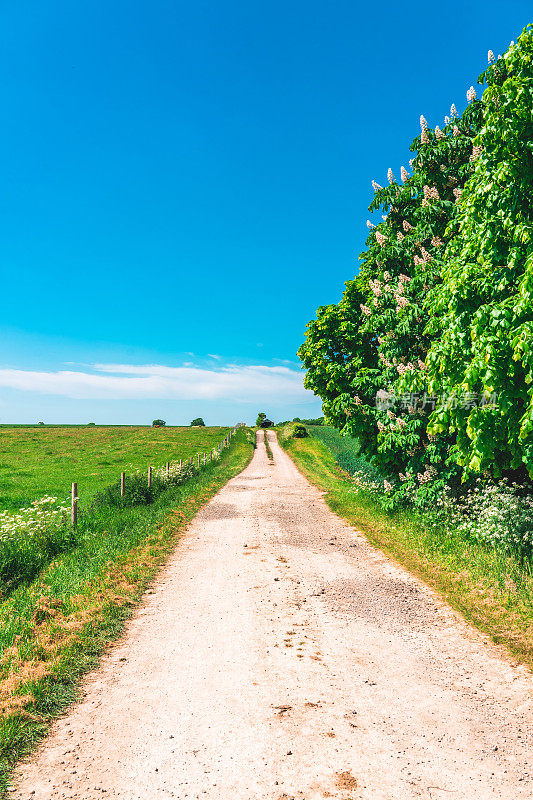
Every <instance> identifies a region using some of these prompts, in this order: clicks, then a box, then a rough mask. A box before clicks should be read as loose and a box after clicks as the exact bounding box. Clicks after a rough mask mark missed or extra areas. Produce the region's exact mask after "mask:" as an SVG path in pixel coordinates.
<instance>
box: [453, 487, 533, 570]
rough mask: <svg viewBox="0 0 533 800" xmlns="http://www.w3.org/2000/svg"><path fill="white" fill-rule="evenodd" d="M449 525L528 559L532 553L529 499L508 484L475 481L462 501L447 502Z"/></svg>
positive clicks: (532, 511)
mask: <svg viewBox="0 0 533 800" xmlns="http://www.w3.org/2000/svg"><path fill="white" fill-rule="evenodd" d="M447 506H448V515H449V524H450V525H454V526H455V527H456V529H457V530H458V532H459V533H461V534H463V535H464V536H467V537H468V538H470V539H474V540H476V541H481V542H486V543H487V544H490V545H493V546H500V547H501V546H504V547H506V548H509V549H511V550H515V551H517V552H518V553H519V554H520V555H521V556H522V557H527V558H530V557H531V555H532V552H533V499H532V498H531V496H529V495H527V494H526V495H524V494H523V488H522V487H520V486H518V485H517V484H511V483H510V482H508V481H502V482H501V483H499V484H495V483H492V482H488V483H485V482H482V481H480V480H479V481H477V482H476V484H475V486H474V488H473V489H470V490H469V491H468V492H467V494H466V495H465V496H464V498H462V499H460V500H456V501H450V500H448V503H447Z"/></svg>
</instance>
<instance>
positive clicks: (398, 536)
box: [280, 436, 533, 668]
mask: <svg viewBox="0 0 533 800" xmlns="http://www.w3.org/2000/svg"><path fill="white" fill-rule="evenodd" d="M280 444H282V445H283V446H284V447H285V449H286V450H287V452H288V453H289V455H290V456H291V458H293V460H294V461H295V463H296V465H297V466H298V468H299V469H300V470H301V471H302V473H303V474H304V475H305V476H306V477H307V478H308V480H310V481H311V483H313V484H314V485H315V486H318V487H319V488H320V489H322V490H323V491H324V492H325V495H324V499H325V500H326V502H327V503H328V505H329V506H330V508H331V509H332V511H334V512H335V513H337V514H339V516H341V517H343V518H344V519H346V520H348V522H350V523H351V524H353V525H354V526H355V527H356V528H357V529H358V530H360V531H362V532H363V533H364V534H365V536H366V537H367V538H368V540H369V541H370V543H371V544H373V545H375V546H376V547H378V548H379V549H380V550H383V551H384V552H385V553H387V554H388V555H389V556H391V557H392V558H394V559H395V560H396V561H398V562H399V563H401V564H403V565H404V566H405V567H407V569H409V570H410V571H411V572H413V573H414V574H416V575H419V576H420V577H421V578H422V579H423V580H424V581H425V582H426V583H427V584H428V585H430V586H432V587H434V588H435V589H436V590H437V591H438V592H440V594H441V595H442V596H443V597H444V598H445V599H446V600H447V601H448V603H450V605H452V606H453V607H454V608H456V609H457V610H458V611H460V612H461V613H462V614H463V615H464V616H465V617H466V618H467V619H468V620H470V622H472V623H473V624H474V625H476V626H477V627H478V628H480V629H481V630H482V631H484V632H486V633H487V634H489V635H490V636H491V637H492V639H494V641H495V642H497V643H499V644H502V645H504V646H505V647H507V648H508V649H509V650H510V651H511V652H512V653H513V654H514V655H515V656H516V657H517V658H518V659H519V660H520V661H522V662H523V663H525V664H527V665H528V666H529V667H530V668H533V576H532V574H531V569H530V567H529V566H528V565H527V564H523V563H520V561H519V560H518V559H517V558H515V557H512V556H509V555H507V554H505V553H504V552H502V551H498V550H497V549H494V548H491V547H488V546H487V545H484V544H482V543H480V542H473V541H471V540H466V539H465V538H463V537H462V536H461V535H460V534H458V533H453V532H452V533H446V532H444V531H441V532H439V531H437V530H435V528H434V527H429V526H428V527H426V526H424V524H423V522H422V521H421V520H420V518H416V517H415V516H414V515H413V514H412V513H410V512H409V511H396V512H390V513H389V512H386V511H384V510H383V509H382V508H381V507H380V506H379V505H378V503H377V501H376V500H375V499H374V498H373V497H371V496H369V495H367V494H366V493H365V492H364V491H360V490H356V489H355V488H354V485H353V481H352V479H351V478H350V476H349V475H348V474H347V473H346V472H345V471H343V470H342V469H340V467H339V465H338V463H337V462H336V453H335V452H334V451H333V450H330V449H329V448H328V447H326V446H325V444H323V443H322V442H320V441H318V439H317V438H315V437H314V436H310V437H308V438H307V439H292V440H289V441H288V442H284V441H283V439H282V438H281V439H280Z"/></svg>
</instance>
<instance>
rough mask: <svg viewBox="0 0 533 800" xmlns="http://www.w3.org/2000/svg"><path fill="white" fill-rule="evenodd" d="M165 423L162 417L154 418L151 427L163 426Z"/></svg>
mask: <svg viewBox="0 0 533 800" xmlns="http://www.w3.org/2000/svg"><path fill="white" fill-rule="evenodd" d="M166 424H167V423H166V422H165V420H164V419H154V421H153V422H152V428H164V427H165V425H166Z"/></svg>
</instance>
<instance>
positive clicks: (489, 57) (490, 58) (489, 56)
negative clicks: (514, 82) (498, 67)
mask: <svg viewBox="0 0 533 800" xmlns="http://www.w3.org/2000/svg"><path fill="white" fill-rule="evenodd" d="M487 60H488V62H489V64H494V62H495V60H496V59H495V58H494V53H493V52H492V50H489V52H488V53H487Z"/></svg>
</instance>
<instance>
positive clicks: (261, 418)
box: [255, 411, 274, 428]
mask: <svg viewBox="0 0 533 800" xmlns="http://www.w3.org/2000/svg"><path fill="white" fill-rule="evenodd" d="M255 424H256V425H257V427H258V428H271V427H272V426H273V424H274V423H273V422H272V420H271V419H268V417H267V415H266V414H265V412H264V411H260V412H259V414H258V415H257V419H256V421H255Z"/></svg>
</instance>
